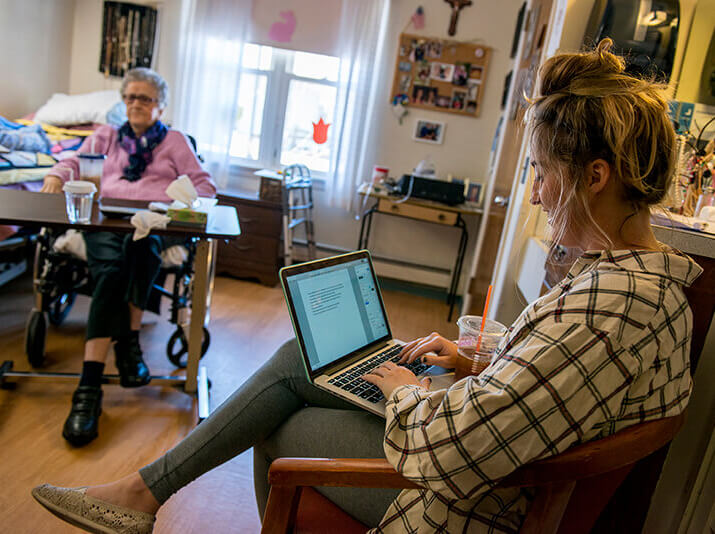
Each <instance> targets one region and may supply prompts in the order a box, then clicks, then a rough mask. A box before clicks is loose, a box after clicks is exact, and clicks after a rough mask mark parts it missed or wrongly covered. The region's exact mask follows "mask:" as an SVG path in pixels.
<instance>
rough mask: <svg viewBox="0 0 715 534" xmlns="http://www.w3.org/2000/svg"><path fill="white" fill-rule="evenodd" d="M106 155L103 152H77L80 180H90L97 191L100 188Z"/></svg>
mask: <svg viewBox="0 0 715 534" xmlns="http://www.w3.org/2000/svg"><path fill="white" fill-rule="evenodd" d="M106 157H107V156H105V155H104V154H88V153H82V154H77V159H79V177H80V180H84V181H86V182H92V183H93V184H94V187H95V188H96V189H97V191H100V189H101V187H100V184H101V182H102V171H103V170H104V160H105V159H106Z"/></svg>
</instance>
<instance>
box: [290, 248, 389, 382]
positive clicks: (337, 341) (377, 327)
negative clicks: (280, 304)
mask: <svg viewBox="0 0 715 534" xmlns="http://www.w3.org/2000/svg"><path fill="white" fill-rule="evenodd" d="M350 256H353V257H354V259H351V258H350ZM340 258H344V259H347V260H348V261H344V262H339V263H336V262H335V261H330V260H331V259H328V260H320V261H318V262H311V263H309V264H304V265H305V266H306V267H305V268H307V269H308V270H303V269H300V267H301V266H298V267H299V268H298V269H297V270H296V271H295V272H291V268H286V270H287V271H288V272H286V273H284V280H285V281H284V285H285V286H287V287H286V294H287V296H288V299H289V306H290V307H291V313H292V315H293V321H294V326H295V329H296V333H297V334H298V337H299V339H300V341H301V344H302V346H303V350H304V352H305V356H306V357H307V359H308V363H309V366H310V371H316V370H318V369H321V368H323V367H325V366H327V365H330V364H332V363H334V362H336V361H337V360H339V359H340V358H342V357H344V356H348V355H351V354H352V353H355V352H357V351H360V350H362V349H364V348H365V347H367V346H368V345H370V344H371V343H374V342H376V341H382V340H385V341H387V340H389V339H390V338H391V334H390V329H389V326H388V323H387V317H386V315H385V311H384V308H383V305H382V299H381V297H380V290H379V288H378V286H377V281H376V279H375V276H374V274H373V270H372V266H371V265H370V259H369V256H368V255H367V254H366V253H362V254H360V253H358V254H353V255H348V256H347V257H346V256H342V257H338V260H339V259H340ZM311 264H312V265H311Z"/></svg>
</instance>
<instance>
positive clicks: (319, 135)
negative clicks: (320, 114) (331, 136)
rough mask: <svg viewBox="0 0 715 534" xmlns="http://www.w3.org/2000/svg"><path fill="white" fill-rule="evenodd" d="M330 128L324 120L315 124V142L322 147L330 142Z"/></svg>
mask: <svg viewBox="0 0 715 534" xmlns="http://www.w3.org/2000/svg"><path fill="white" fill-rule="evenodd" d="M328 126H330V124H325V121H324V120H323V119H320V120H319V121H318V122H314V123H313V141H315V142H316V143H317V144H319V145H322V144H323V143H325V142H326V141H327V140H328Z"/></svg>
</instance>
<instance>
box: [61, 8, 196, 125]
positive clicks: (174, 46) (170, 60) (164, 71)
mask: <svg viewBox="0 0 715 534" xmlns="http://www.w3.org/2000/svg"><path fill="white" fill-rule="evenodd" d="M74 1H75V2H76V9H75V12H74V32H73V34H72V61H71V64H70V78H69V92H70V93H72V94H77V93H86V92H90V91H97V90H100V89H119V86H120V85H121V79H120V78H114V77H108V78H105V77H104V75H103V74H102V73H101V72H99V56H100V53H101V51H102V37H101V34H102V16H103V9H102V7H103V1H102V0H74ZM133 2H134V3H136V4H147V5H151V6H153V7H157V8H158V9H159V17H158V31H159V43H158V47H157V48H156V55H155V56H154V69H155V70H156V71H157V72H159V73H160V74H161V75H162V76H164V78H165V79H166V81H167V82H168V83H169V87H170V88H175V87H176V86H177V83H178V65H177V60H178V46H179V44H178V43H179V38H180V27H181V21H180V18H181V12H182V6H183V4H184V0H164V1H163V2H150V1H147V0H133ZM171 114H172V106H171V102H170V103H169V107H167V109H166V111H165V112H164V117H163V118H164V120H166V121H168V122H170V121H171Z"/></svg>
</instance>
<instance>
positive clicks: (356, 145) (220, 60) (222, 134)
mask: <svg viewBox="0 0 715 534" xmlns="http://www.w3.org/2000/svg"><path fill="white" fill-rule="evenodd" d="M254 1H260V0H190V1H189V3H188V6H187V7H186V11H185V13H184V23H183V24H182V26H183V27H184V28H185V31H184V32H183V33H184V35H186V36H187V38H186V39H185V40H184V43H183V48H182V49H181V50H180V51H179V58H180V59H179V61H180V62H181V63H180V69H179V72H180V73H181V74H180V77H179V87H178V90H177V98H176V101H177V106H176V108H175V109H176V110H177V111H176V125H177V127H178V128H179V129H181V130H182V131H184V132H186V133H188V134H191V135H193V136H194V137H195V138H196V140H197V143H198V146H199V151H200V153H201V154H202V155H203V156H204V158H205V161H206V166H207V170H208V171H209V172H210V173H211V174H212V176H213V177H214V180H216V182H217V184H218V185H219V187H225V186H226V184H227V183H228V177H229V163H230V157H229V148H230V143H231V134H232V131H233V128H234V125H235V117H236V113H237V106H238V87H239V80H240V73H241V72H240V71H241V65H240V58H241V52H242V50H241V47H242V45H243V43H244V42H246V39H247V38H248V36H249V35H250V30H251V28H250V25H251V13H252V11H251V10H252V5H253V2H254ZM329 1H340V0H329ZM389 3H390V1H389V0H342V5H343V8H342V11H341V15H340V21H339V28H340V29H339V33H338V35H339V36H340V40H339V56H340V59H341V63H340V65H341V66H340V76H339V80H338V96H337V105H336V113H335V117H336V119H335V123H336V124H335V125H333V126H332V127H331V128H332V132H331V133H332V134H333V135H335V136H337V137H336V138H335V140H336V143H335V145H334V147H335V148H334V150H333V156H332V161H331V167H330V168H331V172H330V177H329V178H328V180H327V183H326V192H327V198H328V201H329V204H330V205H332V206H335V207H342V208H345V209H348V210H349V209H350V207H351V203H352V201H353V200H354V196H355V187H356V185H357V184H358V183H359V182H361V181H362V180H364V179H366V177H369V173H370V169H371V167H372V165H373V164H374V152H375V148H376V147H375V142H374V141H373V139H374V138H375V137H376V136H375V128H376V127H377V125H376V118H377V113H376V109H377V102H376V94H377V88H378V81H379V79H380V71H381V65H383V60H382V59H380V58H381V57H382V56H383V55H384V54H382V48H383V44H384V41H385V33H386V28H387V19H388V16H387V15H388V11H389ZM376 58H377V59H376Z"/></svg>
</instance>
